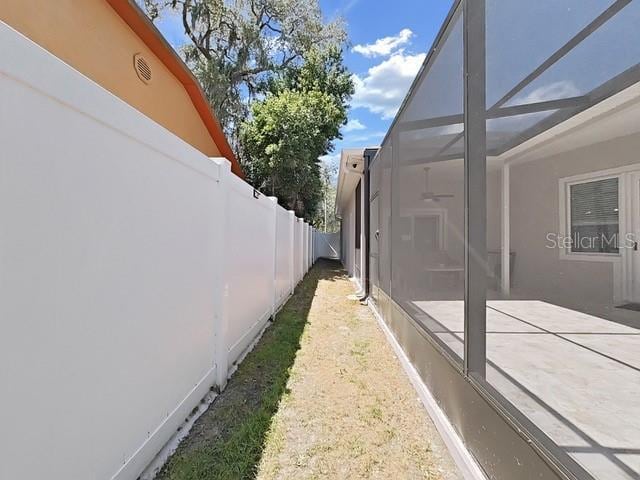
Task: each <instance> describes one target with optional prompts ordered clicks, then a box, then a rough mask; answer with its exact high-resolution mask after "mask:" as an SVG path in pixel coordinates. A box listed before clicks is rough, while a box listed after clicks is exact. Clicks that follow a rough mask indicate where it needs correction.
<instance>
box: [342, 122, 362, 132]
mask: <svg viewBox="0 0 640 480" xmlns="http://www.w3.org/2000/svg"><path fill="white" fill-rule="evenodd" d="M366 128H367V127H365V126H364V125H363V124H362V122H360V120H358V119H356V118H354V119H353V120H349V121H348V122H347V124H346V125H345V126H344V127H343V128H342V131H343V132H345V133H346V132H353V131H354V130H364V129H366Z"/></svg>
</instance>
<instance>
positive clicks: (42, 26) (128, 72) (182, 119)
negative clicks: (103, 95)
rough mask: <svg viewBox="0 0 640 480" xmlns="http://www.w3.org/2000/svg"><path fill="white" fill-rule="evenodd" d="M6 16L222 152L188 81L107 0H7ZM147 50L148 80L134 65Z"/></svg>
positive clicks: (151, 113)
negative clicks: (136, 57) (176, 74)
mask: <svg viewBox="0 0 640 480" xmlns="http://www.w3.org/2000/svg"><path fill="white" fill-rule="evenodd" d="M0 20H2V21H3V22H5V23H7V24H8V25H10V26H11V27H13V28H14V29H16V30H18V31H19V32H21V33H22V34H24V35H25V36H27V37H29V38H30V39H31V40H33V41H34V42H36V43H37V44H39V45H40V46H42V47H44V48H45V49H47V50H48V51H49V52H51V53H52V54H54V55H55V56H56V57H58V58H60V59H61V60H63V61H64V62H66V63H67V64H69V65H71V66H72V67H74V68H75V69H76V70H78V71H80V72H81V73H83V74H84V75H86V76H87V77H89V78H91V79H92V80H93V81H95V82H96V83H98V84H100V85H102V86H103V87H104V88H106V89H107V90H109V91H110V92H112V93H113V94H115V95H117V96H118V97H120V98H121V99H122V100H124V101H125V102H127V103H128V104H129V105H131V106H133V107H134V108H136V109H138V110H139V111H140V112H142V113H144V114H145V115H147V116H148V117H150V118H152V119H153V120H155V121H156V122H158V123H159V124H161V125H163V126H164V127H165V128H167V129H168V130H170V131H172V132H173V133H175V134H176V135H178V136H179V137H180V138H182V139H183V140H185V141H186V142H187V143H189V144H191V145H193V146H194V147H195V148H197V149H198V150H200V151H201V152H202V153H204V154H205V155H208V156H219V155H220V151H219V149H218V147H217V146H216V144H215V142H214V141H213V139H212V138H211V135H210V133H209V132H208V130H207V129H206V127H205V125H204V123H203V122H202V119H201V117H200V116H199V115H198V112H197V111H196V109H195V107H194V106H193V103H192V101H191V99H190V98H189V96H188V94H187V92H186V90H185V89H184V86H183V85H182V84H181V83H180V82H179V81H178V79H176V78H175V77H174V76H173V74H172V73H171V72H170V71H169V70H168V69H167V68H166V67H165V66H164V65H163V64H162V63H161V62H160V60H159V59H158V58H156V56H155V55H154V54H153V53H152V52H151V51H150V50H149V49H148V48H147V46H146V45H145V44H144V43H143V42H142V40H140V38H139V37H138V36H137V35H136V34H135V33H134V32H133V31H132V30H131V29H130V28H129V26H128V25H127V24H126V23H125V22H124V21H123V20H122V19H121V18H120V16H118V14H117V13H116V12H115V11H114V10H113V9H112V8H111V7H110V6H109V4H108V3H107V2H106V1H104V0H1V1H0ZM136 53H142V54H143V55H144V57H145V59H146V60H147V62H148V63H149V65H150V66H151V68H152V71H153V80H152V82H151V83H150V84H148V85H145V84H144V83H142V81H140V79H139V78H138V76H137V75H136V72H135V70H134V68H133V56H134V54H136Z"/></svg>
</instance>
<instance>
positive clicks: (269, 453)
mask: <svg viewBox="0 0 640 480" xmlns="http://www.w3.org/2000/svg"><path fill="white" fill-rule="evenodd" d="M325 277H326V278H321V279H320V281H319V283H318V287H317V289H316V294H315V298H314V299H313V303H312V304H311V309H310V310H309V314H308V317H307V326H306V327H305V331H304V334H303V336H302V342H301V348H300V351H299V352H298V355H297V356H296V360H295V363H294V365H293V369H292V371H291V376H290V378H289V382H288V384H287V388H288V390H289V391H290V393H289V394H288V395H287V396H286V397H285V398H284V399H283V400H282V401H281V403H280V406H279V408H278V412H277V413H276V415H275V417H274V419H273V422H272V425H271V428H270V430H269V432H268V435H267V439H266V443H265V449H264V452H263V455H262V459H261V461H260V465H259V468H258V475H257V477H258V478H259V479H263V480H267V479H269V480H270V479H294V478H305V479H311V478H335V479H353V478H385V479H388V478H393V479H409V478H427V479H454V478H460V477H459V475H458V473H457V470H456V469H455V467H454V465H453V462H452V461H451V459H450V457H449V455H448V453H447V452H446V449H445V447H444V446H443V444H442V441H441V439H440V438H439V436H438V434H437V432H436V430H435V427H434V426H433V424H432V423H431V421H430V419H429V418H428V416H427V415H426V412H425V411H424V408H423V407H422V405H421V404H420V402H419V400H418V399H417V396H416V393H415V391H414V390H413V388H412V386H411V385H410V383H409V381H408V379H407V378H406V376H405V374H404V372H403V371H402V368H401V366H400V364H399V362H398V360H397V358H396V357H395V355H394V353H393V350H392V349H391V347H390V346H389V345H388V343H387V341H386V338H385V337H384V334H383V333H382V331H381V330H380V329H379V327H378V325H377V323H376V320H375V319H374V318H373V315H372V314H371V312H370V311H369V309H368V308H367V307H366V306H363V305H360V304H359V303H358V302H357V301H356V300H353V299H350V298H349V296H350V294H353V284H352V283H351V282H349V280H348V279H346V277H344V272H342V271H336V272H335V274H334V275H332V276H328V277H327V276H325Z"/></svg>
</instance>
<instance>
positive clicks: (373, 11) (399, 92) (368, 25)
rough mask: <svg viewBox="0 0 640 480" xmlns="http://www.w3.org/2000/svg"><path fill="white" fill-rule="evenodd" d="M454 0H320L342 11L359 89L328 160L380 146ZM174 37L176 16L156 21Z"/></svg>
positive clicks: (331, 10)
mask: <svg viewBox="0 0 640 480" xmlns="http://www.w3.org/2000/svg"><path fill="white" fill-rule="evenodd" d="M451 3H452V0H393V1H390V0H320V4H321V7H322V11H323V14H324V15H325V17H326V19H327V20H332V19H334V18H336V17H342V18H344V20H345V21H346V24H347V32H348V35H349V41H350V45H349V48H348V50H347V51H346V52H345V63H346V65H347V67H348V68H349V70H351V72H352V73H353V79H354V82H355V85H356V93H355V95H354V97H353V101H352V108H351V110H350V112H349V123H348V124H347V125H346V126H345V127H344V128H343V129H342V133H343V135H344V138H343V140H340V141H337V142H336V144H335V146H336V148H335V151H334V153H333V154H331V155H328V156H327V157H326V158H325V159H324V160H325V161H326V162H329V163H333V164H335V163H336V162H337V158H338V155H339V153H340V150H341V149H342V148H350V147H362V146H375V145H378V144H379V143H380V142H381V141H382V138H383V137H384V135H385V133H386V132H387V129H388V127H389V124H390V123H391V121H392V120H393V116H394V115H395V112H396V111H397V108H398V106H399V105H400V103H401V102H402V100H403V98H404V96H405V94H406V92H407V89H408V88H409V86H410V85H411V82H412V80H413V78H414V77H415V74H416V73H417V71H418V69H419V68H420V65H421V64H422V62H423V60H424V57H425V54H426V52H427V50H428V49H429V48H430V47H431V44H432V42H433V39H434V38H435V36H436V34H437V32H438V29H439V28H440V25H441V24H442V22H443V20H444V18H445V17H446V15H447V12H448V11H449V9H450V7H451ZM157 26H158V28H159V29H160V30H161V31H162V33H163V34H164V36H165V37H166V38H167V40H169V42H170V43H171V44H172V45H174V47H178V46H180V45H182V44H184V43H186V41H187V39H186V38H185V37H184V34H183V33H182V26H181V24H180V22H179V20H178V18H177V17H175V16H171V15H164V17H163V18H161V20H160V21H159V22H158V23H157Z"/></svg>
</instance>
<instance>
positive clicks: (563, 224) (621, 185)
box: [558, 165, 640, 263]
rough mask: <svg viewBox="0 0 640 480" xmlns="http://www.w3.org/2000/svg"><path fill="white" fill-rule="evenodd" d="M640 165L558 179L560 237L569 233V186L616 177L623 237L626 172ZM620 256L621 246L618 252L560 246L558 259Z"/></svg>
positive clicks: (606, 259)
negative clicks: (574, 250)
mask: <svg viewBox="0 0 640 480" xmlns="http://www.w3.org/2000/svg"><path fill="white" fill-rule="evenodd" d="M639 169H640V165H628V166H625V167H620V168H614V169H608V170H601V171H596V172H589V173H585V174H580V175H573V176H571V177H564V178H560V179H559V195H558V198H559V207H560V212H559V213H560V215H559V218H560V225H559V230H558V233H559V234H560V237H561V238H567V237H568V236H569V235H571V186H572V185H579V184H582V183H590V182H594V181H598V180H607V179H610V178H616V179H618V238H619V239H624V238H625V235H626V233H627V219H626V216H627V209H626V208H625V207H626V205H625V198H626V197H625V196H626V193H627V187H626V184H627V181H626V180H627V174H630V173H631V172H633V171H638V170H639ZM621 258H622V248H620V249H619V251H618V253H604V252H602V253H601V252H572V251H571V249H570V248H560V259H562V260H578V261H591V262H615V263H618V262H619V261H620V259H621Z"/></svg>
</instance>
